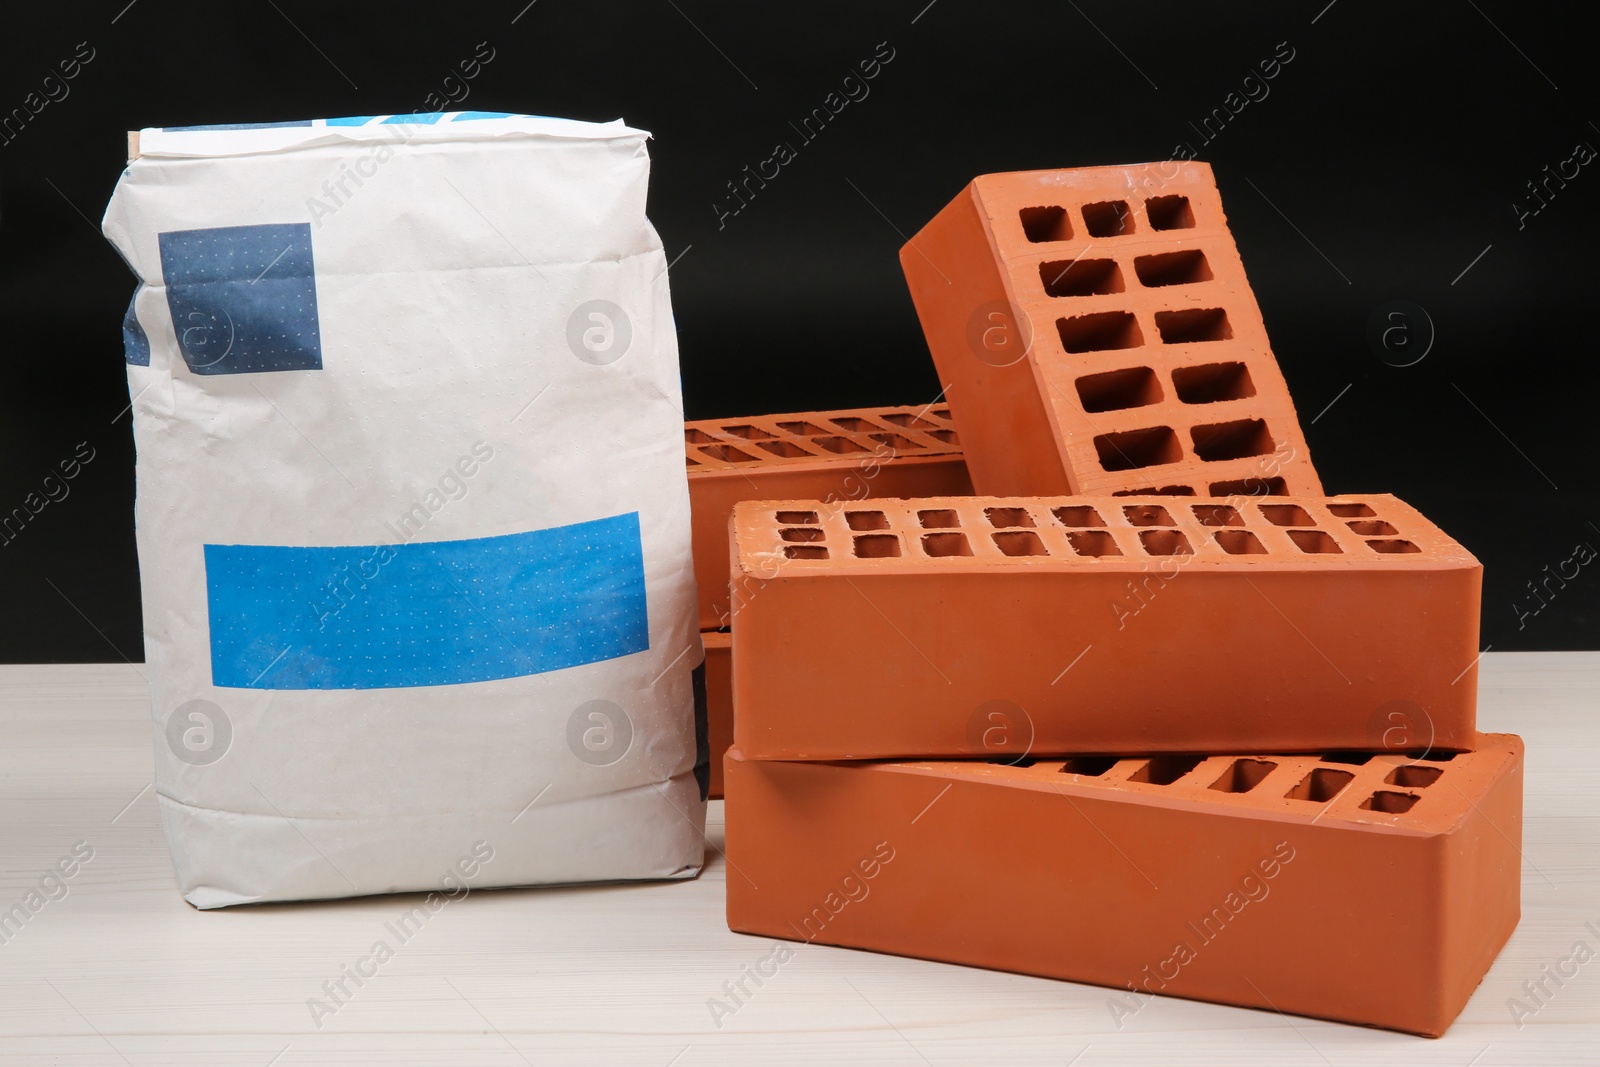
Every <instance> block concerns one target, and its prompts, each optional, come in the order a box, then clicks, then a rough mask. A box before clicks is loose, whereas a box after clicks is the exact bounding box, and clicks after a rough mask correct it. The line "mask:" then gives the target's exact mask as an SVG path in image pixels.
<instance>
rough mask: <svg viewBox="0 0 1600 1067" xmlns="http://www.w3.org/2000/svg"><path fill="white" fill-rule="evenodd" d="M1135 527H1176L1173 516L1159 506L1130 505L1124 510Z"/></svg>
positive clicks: (1123, 512)
mask: <svg viewBox="0 0 1600 1067" xmlns="http://www.w3.org/2000/svg"><path fill="white" fill-rule="evenodd" d="M1122 514H1124V515H1126V516H1127V518H1128V522H1129V523H1131V524H1132V525H1134V526H1176V525H1178V524H1177V523H1175V522H1173V521H1172V515H1171V514H1170V513H1169V512H1168V511H1167V509H1166V508H1164V507H1162V506H1161V505H1159V504H1130V505H1128V506H1127V507H1125V508H1123V509H1122Z"/></svg>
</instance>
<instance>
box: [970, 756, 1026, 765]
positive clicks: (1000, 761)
mask: <svg viewBox="0 0 1600 1067" xmlns="http://www.w3.org/2000/svg"><path fill="white" fill-rule="evenodd" d="M983 762H985V763H993V764H996V765H998V766H1001V767H1032V766H1033V765H1034V764H1035V763H1038V762H1039V757H1037V756H996V757H995V758H994V759H986V760H984V761H983Z"/></svg>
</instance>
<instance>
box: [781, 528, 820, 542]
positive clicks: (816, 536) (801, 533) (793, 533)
mask: <svg viewBox="0 0 1600 1067" xmlns="http://www.w3.org/2000/svg"><path fill="white" fill-rule="evenodd" d="M778 536H779V537H781V538H783V539H784V540H785V541H822V540H825V539H826V538H827V536H828V535H827V534H825V533H823V532H822V531H821V530H819V529H817V528H816V527H815V526H792V527H790V528H788V529H786V530H779V531H778Z"/></svg>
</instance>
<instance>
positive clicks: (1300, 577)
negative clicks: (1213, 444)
mask: <svg viewBox="0 0 1600 1067" xmlns="http://www.w3.org/2000/svg"><path fill="white" fill-rule="evenodd" d="M732 528H733V531H734V544H733V546H732V556H733V571H734V591H735V598H736V599H735V605H734V624H733V679H734V708H735V710H736V719H735V723H734V737H735V740H736V743H737V745H738V747H739V748H740V750H741V751H742V752H743V753H744V754H745V756H746V757H748V758H751V759H906V758H919V757H953V756H966V755H993V754H995V752H997V751H1003V752H1015V751H1032V752H1033V753H1035V754H1036V755H1042V754H1051V753H1054V754H1061V753H1073V754H1083V753H1091V752H1120V753H1156V752H1305V751H1316V750H1318V749H1323V748H1385V747H1387V748H1394V747H1411V746H1414V745H1417V744H1424V745H1426V744H1432V745H1433V746H1435V747H1438V748H1444V749H1462V748H1466V747H1468V746H1469V745H1470V744H1471V741H1472V738H1473V732H1474V722H1475V715H1476V691H1477V672H1476V667H1475V663H1476V660H1477V657H1478V647H1477V642H1478V609H1479V596H1480V588H1481V582H1482V568H1481V566H1480V565H1479V563H1478V561H1477V560H1476V559H1474V558H1473V557H1472V555H1471V554H1470V553H1469V552H1467V551H1466V549H1464V548H1462V547H1461V546H1460V545H1458V544H1457V543H1456V542H1455V541H1453V540H1451V539H1450V538H1449V537H1448V536H1447V535H1446V534H1444V533H1443V532H1442V531H1440V530H1439V529H1438V528H1437V527H1435V526H1434V525H1433V524H1432V523H1430V522H1428V521H1427V520H1426V519H1425V518H1423V517H1422V516H1421V515H1420V514H1418V513H1417V512H1416V511H1415V510H1413V509H1412V508H1410V507H1409V506H1407V505H1406V504H1404V503H1402V502H1401V501H1399V500H1397V499H1395V498H1394V497H1392V496H1361V497H1341V498H1336V499H1324V498H1307V497H1300V498H1284V499H1277V498H1274V499H1271V500H1268V499H1264V498H1253V499H1247V498H1241V497H1234V498H1230V499H1226V500H1213V499H1197V498H1175V497H1127V498H1120V499H1111V498H1099V499H1094V500H1085V499H1083V498H1018V497H964V498H963V497H945V498H935V499H926V500H909V501H908V500H881V501H879V500H873V501H864V502H861V503H859V504H851V505H834V506H824V505H820V504H818V503H816V502H806V501H787V502H785V501H747V502H744V503H741V504H739V505H738V506H737V507H736V508H735V510H734V515H733V520H732ZM991 727H992V728H991Z"/></svg>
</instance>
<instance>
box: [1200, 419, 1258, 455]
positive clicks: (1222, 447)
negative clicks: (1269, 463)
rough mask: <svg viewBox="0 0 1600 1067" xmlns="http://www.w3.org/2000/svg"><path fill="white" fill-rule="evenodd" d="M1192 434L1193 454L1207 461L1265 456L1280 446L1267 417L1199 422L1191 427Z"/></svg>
mask: <svg viewBox="0 0 1600 1067" xmlns="http://www.w3.org/2000/svg"><path fill="white" fill-rule="evenodd" d="M1189 437H1190V438H1191V439H1192V440H1193V441H1194V454H1195V455H1196V456H1198V457H1200V458H1201V459H1203V460H1205V461H1206V462H1208V463H1214V462H1217V461H1219V460H1224V459H1244V458H1245V457H1246V456H1264V455H1266V454H1267V453H1269V452H1271V451H1272V450H1273V449H1274V448H1275V447H1277V446H1276V444H1275V443H1274V442H1273V440H1272V431H1271V430H1269V429H1267V423H1266V420H1264V419H1239V420H1238V421H1237V422H1216V423H1212V424H1210V425H1208V426H1196V427H1194V428H1193V429H1192V430H1190V431H1189Z"/></svg>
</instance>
